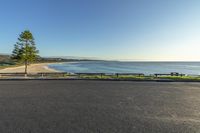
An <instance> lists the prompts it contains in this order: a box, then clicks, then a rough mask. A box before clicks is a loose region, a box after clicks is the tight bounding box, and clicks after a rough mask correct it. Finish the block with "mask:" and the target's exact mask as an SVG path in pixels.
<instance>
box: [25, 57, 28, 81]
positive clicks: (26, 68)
mask: <svg viewBox="0 0 200 133" xmlns="http://www.w3.org/2000/svg"><path fill="white" fill-rule="evenodd" d="M27 70H28V62H27V60H26V61H25V77H27Z"/></svg>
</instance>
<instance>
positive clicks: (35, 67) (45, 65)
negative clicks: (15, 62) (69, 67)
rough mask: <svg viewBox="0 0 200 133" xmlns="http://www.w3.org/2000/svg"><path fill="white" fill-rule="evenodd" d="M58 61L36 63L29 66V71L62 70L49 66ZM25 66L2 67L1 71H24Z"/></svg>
mask: <svg viewBox="0 0 200 133" xmlns="http://www.w3.org/2000/svg"><path fill="white" fill-rule="evenodd" d="M50 64H57V63H36V64H31V65H29V66H28V73H40V72H60V71H58V70H55V69H53V68H49V67H48V65H50ZM24 69H25V66H23V65H22V66H15V67H8V68H4V69H0V73H20V72H24Z"/></svg>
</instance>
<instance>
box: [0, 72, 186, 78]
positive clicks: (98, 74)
mask: <svg viewBox="0 0 200 133" xmlns="http://www.w3.org/2000/svg"><path fill="white" fill-rule="evenodd" d="M25 75H26V76H29V77H51V76H52V77H54V76H57V77H66V76H77V77H79V78H80V77H81V76H100V77H103V76H116V77H117V78H118V77H120V76H139V77H142V76H149V75H145V74H143V73H68V72H44V73H28V74H25V73H0V77H18V76H25ZM152 76H154V77H160V76H185V74H179V73H176V72H172V73H169V74H167V73H163V74H162V73H156V74H153V75H152Z"/></svg>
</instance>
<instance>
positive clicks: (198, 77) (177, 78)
mask: <svg viewBox="0 0 200 133" xmlns="http://www.w3.org/2000/svg"><path fill="white" fill-rule="evenodd" d="M157 79H171V80H195V81H196V80H197V81H200V76H197V77H193V76H160V77H158V78H157Z"/></svg>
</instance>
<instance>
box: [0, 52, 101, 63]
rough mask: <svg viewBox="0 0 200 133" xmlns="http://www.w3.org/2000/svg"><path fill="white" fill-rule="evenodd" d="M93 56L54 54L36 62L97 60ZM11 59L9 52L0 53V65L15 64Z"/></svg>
mask: <svg viewBox="0 0 200 133" xmlns="http://www.w3.org/2000/svg"><path fill="white" fill-rule="evenodd" d="M97 60H98V59H95V58H85V57H74V56H57V57H56V56H55V57H40V58H38V60H37V61H36V62H38V63H41V62H72V61H97ZM15 63H16V62H14V61H12V60H11V58H10V55H9V54H0V65H1V64H15Z"/></svg>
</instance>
